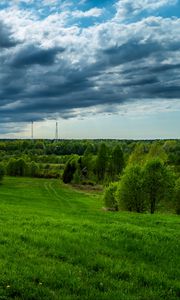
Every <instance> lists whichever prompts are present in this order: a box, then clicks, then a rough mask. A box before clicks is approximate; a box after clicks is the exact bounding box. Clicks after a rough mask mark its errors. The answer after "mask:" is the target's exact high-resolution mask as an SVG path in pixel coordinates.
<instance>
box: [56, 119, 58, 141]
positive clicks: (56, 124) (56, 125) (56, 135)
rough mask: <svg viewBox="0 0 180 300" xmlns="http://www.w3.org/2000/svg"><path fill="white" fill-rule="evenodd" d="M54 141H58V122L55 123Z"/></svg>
mask: <svg viewBox="0 0 180 300" xmlns="http://www.w3.org/2000/svg"><path fill="white" fill-rule="evenodd" d="M55 140H56V141H58V122H56V133H55Z"/></svg>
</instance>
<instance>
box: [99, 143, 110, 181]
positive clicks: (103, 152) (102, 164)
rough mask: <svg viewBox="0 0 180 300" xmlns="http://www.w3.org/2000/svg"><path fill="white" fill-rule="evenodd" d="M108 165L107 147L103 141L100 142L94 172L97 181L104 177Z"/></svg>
mask: <svg viewBox="0 0 180 300" xmlns="http://www.w3.org/2000/svg"><path fill="white" fill-rule="evenodd" d="M107 165H108V148H107V146H106V144H105V143H101V144H100V147H99V151H98V155H97V160H96V173H97V178H98V180H99V181H101V182H102V181H103V180H104V178H105V174H106V170H107Z"/></svg>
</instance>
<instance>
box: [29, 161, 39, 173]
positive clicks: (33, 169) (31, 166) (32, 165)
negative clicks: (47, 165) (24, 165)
mask: <svg viewBox="0 0 180 300" xmlns="http://www.w3.org/2000/svg"><path fill="white" fill-rule="evenodd" d="M38 173H39V167H38V164H37V163H35V162H34V161H32V162H31V163H30V164H29V175H30V176H31V177H36V176H37V175H38Z"/></svg>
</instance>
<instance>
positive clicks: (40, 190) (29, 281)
mask: <svg viewBox="0 0 180 300" xmlns="http://www.w3.org/2000/svg"><path fill="white" fill-rule="evenodd" d="M102 206H103V204H102V199H101V195H100V194H99V195H98V194H93V193H89V194H88V193H87V192H86V193H85V192H80V191H75V190H73V189H72V188H70V187H65V186H64V185H63V184H61V183H60V182H59V181H58V180H44V179H28V178H5V179H4V182H3V184H2V185H1V186H0V299H25V300H28V299H31V300H38V299H48V300H51V299H62V300H67V299H69V300H70V299H83V300H86V299H92V300H101V299H103V300H104V299H106V300H120V299H122V300H126V299H128V300H129V299H132V300H135V299H138V300H139V299H143V300H148V299H152V300H155V299H157V300H159V299H171V300H173V299H180V230H179V229H180V218H179V217H178V216H175V215H165V214H161V215H160V214H155V215H148V214H144V215H142V214H141V215H140V214H135V213H125V212H123V213H122V212H118V213H112V212H104V211H103V210H102V209H101V207H102Z"/></svg>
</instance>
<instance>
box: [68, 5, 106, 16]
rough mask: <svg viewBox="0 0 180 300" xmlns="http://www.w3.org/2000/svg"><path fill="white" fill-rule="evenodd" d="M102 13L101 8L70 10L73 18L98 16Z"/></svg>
mask: <svg viewBox="0 0 180 300" xmlns="http://www.w3.org/2000/svg"><path fill="white" fill-rule="evenodd" d="M102 13H103V9H100V8H96V7H94V8H91V9H89V10H86V11H80V10H76V11H73V12H72V16H73V17H75V18H89V17H100V16H101V15H102Z"/></svg>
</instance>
